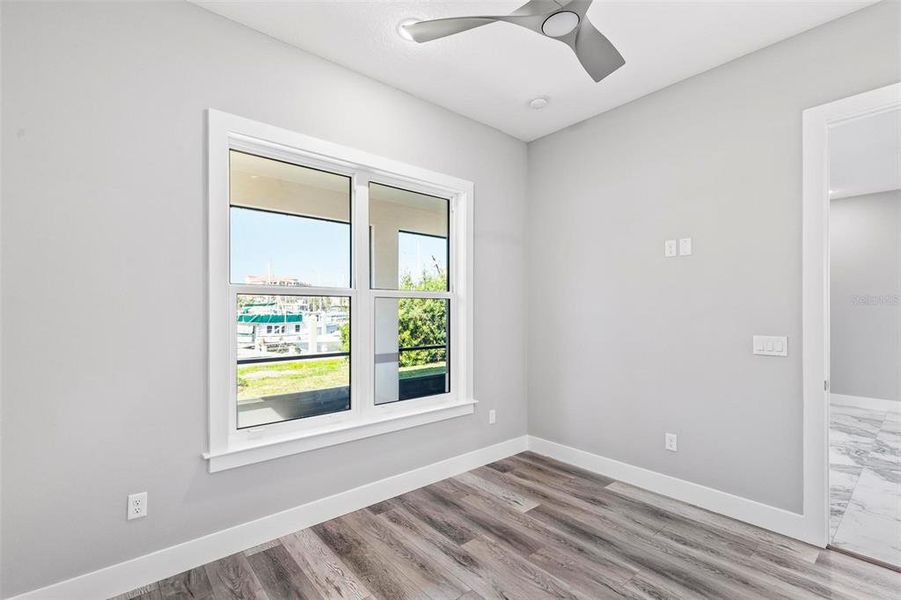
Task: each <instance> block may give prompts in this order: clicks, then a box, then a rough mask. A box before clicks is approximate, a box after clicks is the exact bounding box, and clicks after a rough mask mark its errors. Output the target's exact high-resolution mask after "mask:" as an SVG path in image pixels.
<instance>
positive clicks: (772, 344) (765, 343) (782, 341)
mask: <svg viewBox="0 0 901 600" xmlns="http://www.w3.org/2000/svg"><path fill="white" fill-rule="evenodd" d="M753 348H754V354H757V355H759V356H788V338H787V337H784V336H776V335H755V336H754V346H753Z"/></svg>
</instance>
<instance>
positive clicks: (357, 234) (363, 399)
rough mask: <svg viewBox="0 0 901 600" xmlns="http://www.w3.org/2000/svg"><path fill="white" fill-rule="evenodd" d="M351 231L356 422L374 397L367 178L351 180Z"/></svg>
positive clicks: (362, 174) (357, 176)
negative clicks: (352, 187)
mask: <svg viewBox="0 0 901 600" xmlns="http://www.w3.org/2000/svg"><path fill="white" fill-rule="evenodd" d="M353 185H354V189H353V196H352V202H353V205H352V209H351V210H352V212H351V229H352V231H353V232H354V233H353V251H352V254H351V256H353V262H354V264H353V277H352V286H353V288H354V303H355V306H354V308H353V310H352V312H351V342H350V348H351V390H352V398H351V410H352V411H353V412H354V414H355V415H357V417H358V418H361V419H363V418H365V417H366V415H367V414H369V413H370V412H371V409H372V407H373V401H374V397H375V393H374V390H373V383H372V379H373V378H372V367H371V364H372V360H373V348H372V334H371V331H372V300H371V294H370V293H369V278H370V246H369V243H370V242H369V174H368V173H365V172H358V173H356V174H355V175H354V179H353Z"/></svg>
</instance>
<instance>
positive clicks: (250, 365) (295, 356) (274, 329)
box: [235, 294, 350, 429]
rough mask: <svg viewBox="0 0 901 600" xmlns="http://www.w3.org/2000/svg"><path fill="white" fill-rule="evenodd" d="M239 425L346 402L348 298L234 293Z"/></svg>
mask: <svg viewBox="0 0 901 600" xmlns="http://www.w3.org/2000/svg"><path fill="white" fill-rule="evenodd" d="M237 298H238V301H237V307H236V308H237V310H236V321H237V322H236V324H235V333H236V344H237V362H238V364H237V370H236V375H237V388H238V429H242V428H245V427H257V426H260V425H267V424H271V423H278V422H281V421H291V420H294V419H302V418H305V417H313V416H317V415H324V414H329V413H335V412H340V411H345V410H349V409H350V335H349V333H350V299H349V298H346V297H335V296H287V295H285V296H282V295H279V296H263V295H247V294H238V296H237Z"/></svg>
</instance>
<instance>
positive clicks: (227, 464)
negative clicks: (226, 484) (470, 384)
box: [203, 400, 477, 473]
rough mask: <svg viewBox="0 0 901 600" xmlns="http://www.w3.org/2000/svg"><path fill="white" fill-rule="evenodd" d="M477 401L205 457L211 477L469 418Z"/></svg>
mask: <svg viewBox="0 0 901 600" xmlns="http://www.w3.org/2000/svg"><path fill="white" fill-rule="evenodd" d="M476 404H477V401H476V400H465V401H459V402H454V403H452V404H445V405H442V406H433V407H430V408H426V409H417V410H411V411H407V412H403V413H397V414H392V415H390V416H388V415H386V416H385V417H383V418H381V419H378V420H375V421H366V422H365V423H352V424H341V425H337V426H332V427H328V428H323V429H320V430H316V431H309V432H305V433H303V434H301V435H299V436H297V435H295V436H292V437H290V438H286V439H276V438H270V439H265V440H260V441H258V442H255V443H252V444H246V445H242V446H236V447H232V448H229V449H228V450H225V451H222V452H217V453H211V452H207V453H204V455H203V457H204V458H205V459H207V460H208V461H209V470H210V473H216V472H217V471H225V470H227V469H234V468H236V467H242V466H244V465H250V464H253V463H258V462H263V461H265V460H271V459H273V458H280V457H282V456H290V455H291V454H299V453H301V452H307V451H309V450H316V449H318V448H325V447H328V446H335V445H337V444H343V443H345V442H352V441H354V440H361V439H364V438H368V437H372V436H376V435H381V434H383V433H391V432H392V431H400V430H401V429H408V428H410V427H417V426H419V425H426V424H428V423H435V422H437V421H444V420H445V419H453V418H456V417H462V416H465V415H470V414H472V413H473V412H474V410H475V405H476Z"/></svg>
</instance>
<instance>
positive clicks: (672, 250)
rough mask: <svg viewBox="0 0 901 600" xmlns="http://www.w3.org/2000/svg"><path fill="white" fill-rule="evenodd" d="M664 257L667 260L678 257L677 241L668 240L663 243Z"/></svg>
mask: <svg viewBox="0 0 901 600" xmlns="http://www.w3.org/2000/svg"><path fill="white" fill-rule="evenodd" d="M663 256H665V257H666V258H672V257H674V256H677V253H676V240H666V241H665V242H664V243H663Z"/></svg>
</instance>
